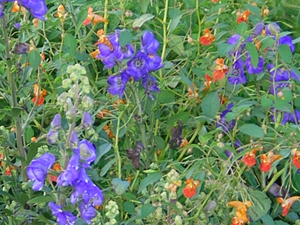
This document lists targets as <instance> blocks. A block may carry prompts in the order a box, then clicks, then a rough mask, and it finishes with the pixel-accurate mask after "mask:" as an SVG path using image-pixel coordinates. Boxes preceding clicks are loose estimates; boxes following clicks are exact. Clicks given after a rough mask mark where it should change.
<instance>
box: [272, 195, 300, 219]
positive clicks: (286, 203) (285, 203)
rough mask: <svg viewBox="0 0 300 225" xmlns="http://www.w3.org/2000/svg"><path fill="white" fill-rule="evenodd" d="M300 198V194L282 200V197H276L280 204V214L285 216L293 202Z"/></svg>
mask: <svg viewBox="0 0 300 225" xmlns="http://www.w3.org/2000/svg"><path fill="white" fill-rule="evenodd" d="M298 200H300V196H293V197H290V198H288V199H285V200H283V198H277V202H278V203H280V204H281V207H282V216H286V215H287V214H288V213H289V211H290V208H291V207H292V205H293V204H294V202H296V201H298Z"/></svg>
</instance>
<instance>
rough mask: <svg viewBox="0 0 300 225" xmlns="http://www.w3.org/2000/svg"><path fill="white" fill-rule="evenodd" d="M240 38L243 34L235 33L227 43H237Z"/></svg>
mask: <svg viewBox="0 0 300 225" xmlns="http://www.w3.org/2000/svg"><path fill="white" fill-rule="evenodd" d="M240 39H241V35H239V34H234V35H232V36H231V37H230V38H229V39H228V40H227V43H228V44H231V45H235V44H237V43H238V42H239V40H240Z"/></svg>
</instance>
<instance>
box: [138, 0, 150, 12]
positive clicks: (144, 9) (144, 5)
mask: <svg viewBox="0 0 300 225" xmlns="http://www.w3.org/2000/svg"><path fill="white" fill-rule="evenodd" d="M149 2H150V0H141V1H140V6H141V12H142V13H146V12H147V8H148V5H149Z"/></svg>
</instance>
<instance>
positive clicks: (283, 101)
mask: <svg viewBox="0 0 300 225" xmlns="http://www.w3.org/2000/svg"><path fill="white" fill-rule="evenodd" d="M282 94H283V96H284V97H279V96H276V100H275V104H274V107H275V108H276V109H278V110H283V111H286V110H290V111H292V107H291V104H290V101H292V99H293V93H292V92H291V91H290V90H289V89H283V90H282Z"/></svg>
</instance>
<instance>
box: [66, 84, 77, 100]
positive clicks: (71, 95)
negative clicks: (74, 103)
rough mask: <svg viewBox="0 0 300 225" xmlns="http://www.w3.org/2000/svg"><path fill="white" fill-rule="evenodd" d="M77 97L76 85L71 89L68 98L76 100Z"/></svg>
mask: <svg viewBox="0 0 300 225" xmlns="http://www.w3.org/2000/svg"><path fill="white" fill-rule="evenodd" d="M76 95H77V87H76V85H75V84H74V85H73V86H72V87H71V88H70V90H69V91H68V96H69V97H70V98H73V99H75V98H76Z"/></svg>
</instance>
